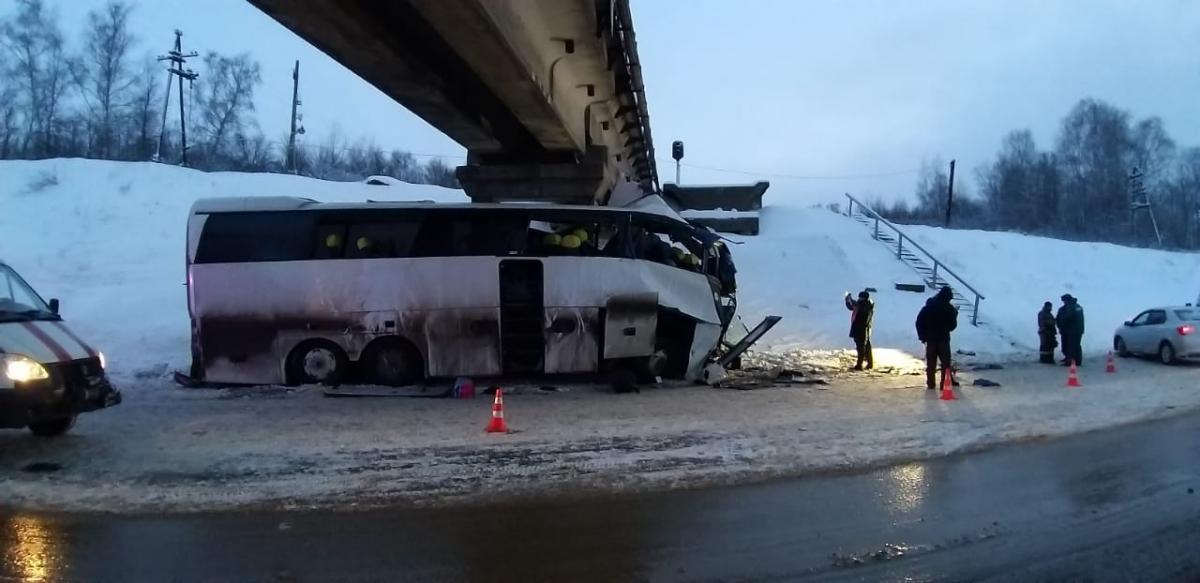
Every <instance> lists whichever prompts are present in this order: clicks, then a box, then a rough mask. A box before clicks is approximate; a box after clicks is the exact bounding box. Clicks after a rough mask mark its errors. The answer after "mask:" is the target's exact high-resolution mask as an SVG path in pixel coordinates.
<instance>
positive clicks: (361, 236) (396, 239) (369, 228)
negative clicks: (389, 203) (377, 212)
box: [346, 219, 420, 259]
mask: <svg viewBox="0 0 1200 583" xmlns="http://www.w3.org/2000/svg"><path fill="white" fill-rule="evenodd" d="M419 227H420V222H419V221H418V220H417V219H411V220H398V221H388V222H386V223H384V222H379V223H357V224H354V225H351V226H350V232H349V235H348V236H347V238H346V257H350V258H354V259H363V258H370V257H410V256H411V255H412V250H413V241H414V240H415V239H416V236H417V230H418V228H419Z"/></svg>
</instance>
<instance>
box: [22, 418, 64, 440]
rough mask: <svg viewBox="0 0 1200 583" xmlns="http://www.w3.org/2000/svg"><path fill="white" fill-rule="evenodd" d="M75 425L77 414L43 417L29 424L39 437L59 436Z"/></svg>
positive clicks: (30, 428)
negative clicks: (53, 417)
mask: <svg viewBox="0 0 1200 583" xmlns="http://www.w3.org/2000/svg"><path fill="white" fill-rule="evenodd" d="M74 425H75V415H71V416H70V417H59V418H57V419H43V420H41V421H34V422H33V423H30V424H29V430H30V431H32V432H33V434H34V435H36V436H38V437H58V436H59V435H62V434H64V433H66V432H67V431H68V430H70V429H71V427H73V426H74Z"/></svg>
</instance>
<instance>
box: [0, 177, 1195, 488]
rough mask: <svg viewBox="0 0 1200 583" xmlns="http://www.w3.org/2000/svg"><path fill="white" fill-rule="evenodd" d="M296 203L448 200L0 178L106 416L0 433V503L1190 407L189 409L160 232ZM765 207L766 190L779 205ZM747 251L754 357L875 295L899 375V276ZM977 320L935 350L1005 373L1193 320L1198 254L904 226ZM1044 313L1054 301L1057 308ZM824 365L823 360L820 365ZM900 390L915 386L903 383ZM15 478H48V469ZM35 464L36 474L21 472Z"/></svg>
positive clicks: (1019, 400) (1093, 389) (877, 439)
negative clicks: (495, 411)
mask: <svg viewBox="0 0 1200 583" xmlns="http://www.w3.org/2000/svg"><path fill="white" fill-rule="evenodd" d="M242 195H296V196H308V197H313V198H316V199H319V200H324V201H361V200H365V199H375V200H438V201H463V200H465V197H464V196H463V194H462V193H461V192H460V191H455V190H447V189H443V188H438V187H429V186H414V185H407V184H397V185H391V186H370V185H366V184H354V183H333V182H324V181H319V180H312V179H307V178H300V177H293V176H281V175H264V174H240V173H211V174H206V173H202V172H198V171H194V170H188V169H183V168H177V167H172V166H165V165H156V164H149V163H113V162H99V161H87V160H46V161H38V162H0V258H3V259H4V260H6V261H8V262H10V263H11V264H12V265H13V266H14V267H15V268H16V269H17V270H18V271H20V272H21V273H22V274H24V275H25V276H26V277H27V278H28V279H29V280H30V282H31V283H32V284H33V285H34V286H35V287H36V288H37V289H39V290H40V291H41V292H42V293H43V294H45V295H46V296H53V297H58V298H60V299H61V300H62V305H63V309H62V311H63V313H64V315H65V317H66V318H67V320H68V322H69V323H70V324H71V326H72V327H73V328H75V329H76V330H77V331H78V332H79V333H80V334H81V335H83V336H85V337H86V338H88V339H89V340H91V341H92V342H93V343H94V344H96V345H98V346H99V347H101V348H102V349H103V350H104V351H105V352H106V353H107V355H108V357H109V363H110V372H111V374H112V376H113V377H114V379H115V380H116V382H117V383H118V384H119V385H121V387H122V388H123V389H124V391H125V397H126V400H125V403H124V404H122V405H121V406H119V407H116V408H114V409H111V410H107V411H102V412H97V413H93V414H89V415H86V416H84V417H83V418H82V419H81V421H80V425H79V427H77V429H76V430H75V432H74V433H73V434H72V435H70V436H68V437H67V438H65V439H63V440H56V441H38V440H35V439H33V438H32V437H30V436H28V434H27V433H25V432H15V431H2V432H0V493H2V495H0V504H5V503H10V504H26V505H32V506H37V507H42V508H59V509H66V508H89V509H99V510H120V509H129V508H143V509H148V508H172V509H181V510H187V509H195V508H200V507H201V506H203V507H211V506H225V507H228V506H242V505H253V504H261V503H271V504H284V505H290V504H304V503H308V502H316V503H322V504H339V503H344V502H346V501H348V500H369V501H383V500H393V499H404V500H411V501H433V500H434V499H440V498H442V497H445V496H449V497H451V498H456V497H464V498H475V497H481V496H483V497H486V496H488V495H493V494H495V495H501V494H513V493H520V492H527V491H542V490H544V489H546V488H551V489H553V488H562V489H572V490H574V489H579V488H583V489H587V488H617V489H619V488H636V487H643V486H646V487H663V486H672V485H681V484H683V485H687V484H697V483H708V482H713V481H722V480H730V479H735V478H740V477H764V476H772V475H783V474H794V473H797V472H803V471H812V470H818V469H825V468H841V467H847V466H851V465H858V464H865V463H879V462H884V461H888V460H895V459H904V458H917V457H924V456H931V455H940V454H945V453H949V452H954V451H962V450H964V449H969V448H973V447H980V446H984V445H988V444H993V443H999V442H1002V441H1006V440H1013V439H1023V438H1032V437H1038V436H1044V435H1060V434H1066V433H1071V432H1076V431H1084V430H1090V429H1096V428H1101V427H1105V426H1108V425H1112V424H1116V423H1124V422H1131V421H1136V420H1140V419H1147V418H1152V417H1156V416H1160V415H1164V414H1170V413H1176V412H1183V411H1188V410H1193V409H1196V408H1197V407H1200V389H1198V388H1197V383H1196V374H1197V369H1196V368H1194V367H1178V368H1166V367H1158V366H1155V365H1152V364H1149V363H1143V362H1133V361H1130V362H1125V363H1123V366H1122V371H1121V373H1120V374H1118V375H1115V376H1107V375H1104V374H1103V373H1102V372H1100V371H1101V370H1102V366H1103V364H1102V362H1101V359H1095V358H1093V359H1090V362H1089V367H1088V368H1086V369H1084V371H1083V374H1084V383H1085V385H1086V387H1085V389H1083V390H1079V391H1074V392H1069V391H1067V390H1066V389H1064V388H1062V385H1063V382H1064V380H1065V379H1064V374H1063V370H1062V369H1061V368H1058V367H1040V366H1037V365H1017V366H1012V365H1011V364H1010V365H1009V368H1008V369H1005V370H1001V371H994V372H993V371H989V372H987V373H985V374H986V375H987V376H988V378H992V379H994V380H998V381H1000V382H1001V383H1003V384H1004V386H1003V387H1001V388H999V389H982V388H979V389H976V388H970V387H965V388H964V390H963V392H962V394H963V396H964V397H965V398H964V399H963V400H961V401H958V402H954V403H943V402H940V401H937V400H933V399H931V398H930V395H929V394H928V393H926V391H924V390H923V389H921V388H919V386H920V385H922V384H923V383H922V379H920V378H919V377H913V376H903V375H874V376H871V377H852V378H853V380H851V377H843V378H841V379H835V381H834V383H833V384H832V385H830V386H827V387H819V386H814V387H804V388H800V387H790V388H771V389H762V390H756V391H733V390H717V389H708V388H696V387H691V388H673V389H655V390H651V391H647V392H644V393H642V394H640V395H622V396H614V395H609V394H606V393H601V392H596V391H594V390H590V389H588V388H585V387H574V388H573V390H571V391H569V392H557V393H547V394H541V393H537V392H534V391H528V392H526V393H525V394H518V395H513V396H512V397H511V398H510V399H509V415H510V418H511V419H512V421H513V424H514V425H515V426H516V428H517V429H519V430H520V432H519V433H515V434H512V435H507V436H485V435H483V434H482V431H481V429H482V425H483V423H484V422H485V421H486V419H487V415H488V407H489V405H490V403H489V402H487V400H486V399H479V400H476V401H473V402H463V401H453V400H446V399H382V400H378V399H375V400H370V399H369V400H334V399H326V398H324V397H322V396H321V394H320V392H319V391H315V390H312V389H302V390H299V391H286V390H283V389H279V388H274V387H267V388H253V389H240V390H224V391H213V390H190V389H182V388H179V387H177V386H175V385H174V384H173V383H171V382H170V381H169V380H168V378H169V377H168V375H169V372H170V371H171V370H175V369H186V366H187V359H188V320H187V310H186V304H185V293H184V288H183V285H182V283H183V280H184V274H183V263H184V259H183V253H184V230H185V225H186V219H187V212H188V208H189V207H190V205H191V204H192V202H193V201H194V200H195V199H197V198H202V197H211V196H242ZM780 196H781V197H782V196H783V193H780ZM761 221H762V224H761V229H762V231H761V232H762V234H761V235H760V236H758V237H736V239H738V240H739V241H740V242H741V243H742V244H740V245H737V246H735V247H734V256H735V260H736V262H737V265H738V275H739V289H740V312H741V313H742V315H743V317H744V318H745V320H746V321H748V322H750V323H753V322H754V321H757V320H758V319H759V318H761V317H762V316H764V315H767V314H778V315H781V316H783V318H784V319H783V321H782V323H781V324H780V325H779V326H778V327H777V328H776V329H775V330H773V331H772V333H771V334H770V335H769V336H768V337H767V338H766V339H765V341H764V343H763V344H764V348H766V349H770V350H771V352H766V351H762V352H760V353H759V354H758V355H757V356H756V361H757V362H766V363H774V364H776V365H784V366H788V367H803V366H804V365H806V364H812V363H814V362H815V361H819V360H827V361H833V362H840V363H842V364H840V365H839V366H842V367H844V359H845V356H846V355H845V352H844V350H845V349H846V348H848V347H849V345H850V342H849V339H848V338H847V337H846V333H847V330H848V325H849V315H850V314H849V312H848V311H846V309H845V307H844V306H843V304H842V296H843V294H844V292H846V291H850V292H855V291H857V290H859V289H862V288H864V287H874V288H876V289H878V292H877V293H876V294H875V299H876V303H877V316H876V324H875V346H876V353H877V356H878V360H879V361H880V363H881V364H884V365H890V366H894V367H896V368H897V369H900V370H908V371H911V370H914V369H918V368H920V364H919V363H918V362H917V361H915V360H914V359H913V358H912V356H911V355H913V354H917V353H918V352H919V351H920V344H919V343H917V341H916V339H915V334H914V333H913V325H912V323H913V319H914V317H915V315H916V312H917V310H918V309H919V308H920V306H921V305H922V304H923V302H924V299H925V296H924V295H923V294H913V293H908V292H899V291H895V290H894V287H893V286H894V284H895V283H915V282H918V281H919V280H918V278H917V276H916V274H915V273H913V272H912V271H910V270H909V268H908V267H906V266H905V265H903V264H901V263H899V262H897V261H896V260H895V259H894V256H893V255H892V253H891V252H890V251H888V250H887V249H886V248H885V247H883V246H882V245H881V244H879V243H878V242H876V241H874V240H872V239H871V238H870V237H869V236H868V235H867V232H866V230H865V229H864V228H863V227H862V226H861V225H859V224H858V223H856V222H854V221H852V220H850V219H848V218H846V217H842V216H839V215H836V214H833V213H831V212H829V211H826V210H820V209H808V208H794V207H788V206H782V205H779V206H776V205H769V206H768V207H767V208H765V209H763V210H762V212H761ZM910 232H911V233H912V234H913V236H914V237H915V238H916V239H917V240H918V241H919V242H920V243H921V244H922V245H923V246H925V247H927V248H929V249H930V250H931V251H933V252H934V253H936V254H938V255H939V257H940V258H941V259H942V260H944V261H946V262H947V263H948V264H949V265H951V266H952V267H953V268H954V269H955V271H957V272H959V273H960V274H961V275H963V276H964V277H966V278H967V279H968V280H969V281H971V282H972V283H973V284H975V285H976V286H977V287H978V288H979V289H980V290H981V291H982V292H983V293H984V294H986V295H987V296H988V299H987V300H986V301H985V302H984V305H983V319H984V320H986V321H987V323H988V325H987V326H984V327H979V328H975V327H971V326H969V325H967V324H966V323H965V322H964V323H963V325H962V326H961V327H960V329H959V332H958V333H957V334H956V335H955V345H956V348H958V349H960V350H970V351H974V352H977V353H978V355H979V356H978V357H976V360H983V361H987V360H990V361H998V362H1006V363H1011V362H1014V361H1020V360H1027V359H1028V358H1029V354H1030V353H1031V352H1033V351H1034V350H1035V346H1034V342H1035V341H1036V335H1035V329H1034V321H1035V314H1036V312H1037V310H1038V309H1039V308H1040V306H1041V303H1042V302H1043V301H1045V300H1048V299H1049V300H1052V301H1056V299H1057V297H1058V296H1059V295H1061V293H1063V292H1070V293H1072V294H1074V295H1076V296H1077V297H1079V298H1080V299H1081V303H1082V304H1083V306H1084V308H1085V309H1086V310H1087V322H1088V330H1089V332H1088V334H1087V336H1085V348H1086V349H1087V350H1089V351H1091V352H1093V353H1095V352H1098V351H1103V350H1105V349H1106V348H1107V346H1108V344H1109V342H1110V338H1111V333H1112V330H1113V328H1115V326H1116V325H1118V324H1119V323H1120V322H1121V321H1123V320H1124V319H1127V318H1128V317H1130V316H1132V315H1134V314H1135V313H1136V312H1137V311H1139V310H1141V309H1142V308H1144V307H1148V306H1151V305H1154V304H1168V303H1176V304H1178V303H1184V302H1189V301H1193V300H1194V299H1195V297H1196V295H1197V291H1198V290H1200V256H1197V255H1195V254H1183V253H1164V252H1156V251H1147V250H1136V249H1128V248H1121V247H1115V246H1112V245H1102V244H1089V243H1070V242H1064V241H1056V240H1051V239H1043V238H1036V237H1027V236H1021V235H1014V234H1006V233H986V232H979V231H950V230H943V229H930V228H912V229H911V231H910ZM1056 304H1057V301H1056ZM830 357H832V358H830ZM914 387H918V388H914ZM35 462H46V463H49V464H58V465H60V466H61V469H59V470H58V471H54V472H50V473H45V474H41V473H30V472H28V471H22V470H26V469H37V468H38V466H32V467H31V466H30V464H33V463H35ZM42 467H46V466H42Z"/></svg>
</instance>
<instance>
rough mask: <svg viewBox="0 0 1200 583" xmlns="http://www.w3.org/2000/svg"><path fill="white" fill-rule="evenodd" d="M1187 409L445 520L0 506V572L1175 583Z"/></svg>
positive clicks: (1182, 574)
mask: <svg viewBox="0 0 1200 583" xmlns="http://www.w3.org/2000/svg"><path fill="white" fill-rule="evenodd" d="M1198 462H1200V416H1196V415H1189V416H1185V417H1179V418H1175V419H1172V420H1169V421H1160V422H1154V423H1148V424H1141V425H1135V426H1129V427H1125V428H1122V429H1117V430H1112V431H1106V432H1098V433H1090V434H1087V435H1081V436H1076V437H1072V438H1068V439H1063V440H1056V441H1051V442H1044V443H1035V444H1023V445H1017V446H1011V447H1004V448H1000V449H997V450H995V451H992V452H988V453H983V454H977V455H970V456H954V457H950V458H941V459H938V460H934V461H929V462H919V463H904V464H900V465H895V466H890V467H883V468H880V469H876V470H873V471H868V472H861V473H851V474H840V475H833V476H819V477H810V478H805V479H798V480H783V481H777V482H772V483H768V484H760V485H753V486H742V487H735V488H714V489H705V490H692V491H683V492H672V493H659V494H643V495H633V496H628V497H619V498H610V497H602V498H583V499H577V500H571V501H563V500H559V501H551V502H545V501H540V502H536V503H533V502H530V503H521V504H514V505H498V506H488V507H479V508H457V509H415V510H413V509H410V510H375V511H370V512H328V511H317V512H255V513H228V514H193V515H181V516H167V517H163V516H155V517H151V516H144V517H120V516H112V515H82V516H80V515H61V514H55V515H49V514H40V513H25V512H18V513H10V514H8V515H7V516H6V515H4V514H3V513H0V580H15V581H24V580H29V581H41V580H79V581H84V580H90V581H183V582H186V581H447V582H454V581H794V580H799V579H815V580H834V581H902V580H903V581H929V580H953V581H984V580H1001V581H1165V580H1174V581H1184V580H1189V581H1190V580H1196V579H1197V578H1198V577H1200V555H1197V553H1196V549H1197V548H1200V494H1197V493H1196V490H1197V489H1200V463H1198Z"/></svg>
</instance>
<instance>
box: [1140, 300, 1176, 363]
mask: <svg viewBox="0 0 1200 583" xmlns="http://www.w3.org/2000/svg"><path fill="white" fill-rule="evenodd" d="M1147 314H1148V316H1147V319H1146V325H1145V326H1141V329H1142V330H1143V331H1144V333H1143V334H1142V336H1141V343H1142V348H1141V352H1144V353H1146V354H1154V353H1156V352H1158V345H1159V344H1161V343H1162V341H1163V339H1164V338H1166V337H1167V331H1168V330H1169V329H1170V328H1171V326H1170V325H1169V324H1167V312H1166V310H1150V311H1149V312H1147Z"/></svg>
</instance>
